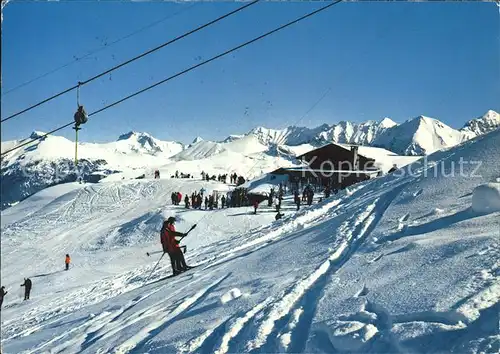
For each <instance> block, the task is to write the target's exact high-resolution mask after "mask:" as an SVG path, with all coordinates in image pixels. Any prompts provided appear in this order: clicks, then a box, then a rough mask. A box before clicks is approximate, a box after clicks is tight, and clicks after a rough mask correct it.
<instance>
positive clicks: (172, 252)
mask: <svg viewBox="0 0 500 354" xmlns="http://www.w3.org/2000/svg"><path fill="white" fill-rule="evenodd" d="M201 175H202V178H203V180H217V181H218V182H222V183H226V181H227V177H228V175H227V174H224V175H218V176H215V175H213V176H209V175H208V174H207V173H205V172H202V173H201ZM175 176H176V177H174V178H179V176H180V178H192V177H190V175H186V174H183V173H181V174H180V175H179V173H178V171H177V172H176V174H175ZM186 176H187V177H186ZM159 177H160V176H159V171H155V178H159ZM229 180H230V183H232V184H237V185H241V184H243V183H245V179H244V178H243V177H242V176H238V175H237V174H236V173H233V174H230V175H229ZM286 189H287V188H286V185H283V184H281V183H280V184H279V186H278V189H277V190H276V189H275V188H271V189H270V191H269V193H268V195H267V197H264V199H263V200H265V199H267V202H268V206H269V207H272V206H273V204H274V202H275V201H276V204H275V207H276V212H277V214H276V216H275V219H276V220H279V219H281V218H282V217H283V216H284V214H282V213H281V203H282V201H283V198H284V195H285V193H286ZM205 192H206V190H205V189H204V188H202V189H200V190H199V191H195V192H193V193H191V195H185V196H184V206H185V208H186V209H190V208H193V209H200V210H201V209H203V208H204V209H205V210H214V209H219V206H220V208H222V209H224V208H232V207H245V206H253V207H254V214H256V213H257V209H258V207H259V204H260V202H262V201H263V200H260V201H259V199H257V198H256V197H255V195H249V194H248V191H247V189H246V188H241V187H240V188H235V189H234V190H233V191H230V192H227V193H226V194H223V193H219V192H216V191H214V192H213V193H212V194H210V195H206V194H205ZM337 192H338V190H337V189H333V190H332V189H331V188H330V186H326V187H324V189H323V193H324V197H325V198H329V197H330V196H331V195H332V193H333V194H336V193H337ZM293 195H294V204H295V205H296V206H297V210H299V209H300V206H301V204H302V203H304V202H305V203H307V205H312V203H313V199H314V188H313V187H312V186H311V185H306V186H305V187H304V189H303V191H302V195H300V193H299V189H298V188H295V189H294V190H293ZM171 199H172V204H173V205H180V203H181V202H182V201H183V199H182V193H181V192H172V194H171ZM321 201H322V198H319V202H321ZM174 223H175V218H174V217H169V218H168V219H167V220H166V221H164V223H163V226H162V229H161V232H160V234H161V236H160V240H161V244H162V248H163V252H164V253H167V254H168V255H169V257H170V261H171V266H172V271H173V275H177V274H179V273H181V272H184V271H186V270H188V269H190V268H192V267H190V266H188V265H187V264H186V261H185V259H184V253H183V252H182V249H183V248H184V252H185V250H186V248H185V247H186V246H180V245H179V243H180V240H177V239H176V237H180V238H181V239H182V238H184V237H185V236H187V233H180V232H177V231H176V230H175V226H174ZM195 226H196V225H194V226H193V227H192V228H191V229H193V228H194V227H195ZM189 231H191V230H189ZM189 231H188V233H189ZM70 263H71V258H70V256H69V254H66V257H65V260H64V264H65V270H69V265H70ZM32 284H33V283H32V281H31V279H29V278H25V279H24V282H23V284H21V287H24V290H25V293H24V300H29V298H30V292H31V289H32ZM7 293H8V291H6V290H5V286H2V287H1V288H0V309H1V306H2V304H3V300H4V297H5V295H7Z"/></svg>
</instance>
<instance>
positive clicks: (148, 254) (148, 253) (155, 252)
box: [146, 251, 163, 257]
mask: <svg viewBox="0 0 500 354" xmlns="http://www.w3.org/2000/svg"><path fill="white" fill-rule="evenodd" d="M161 252H163V251H153V252H146V255H147V256H148V257H150V256H152V255H153V254H157V253H161Z"/></svg>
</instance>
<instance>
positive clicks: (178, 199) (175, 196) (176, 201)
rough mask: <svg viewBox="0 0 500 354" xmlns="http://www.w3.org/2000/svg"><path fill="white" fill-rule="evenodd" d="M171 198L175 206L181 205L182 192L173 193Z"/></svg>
mask: <svg viewBox="0 0 500 354" xmlns="http://www.w3.org/2000/svg"><path fill="white" fill-rule="evenodd" d="M170 198H171V199H172V204H173V205H179V204H180V203H181V201H182V193H181V192H172V194H171V195H170Z"/></svg>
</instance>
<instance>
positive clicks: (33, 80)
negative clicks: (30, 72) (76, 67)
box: [2, 3, 200, 97]
mask: <svg viewBox="0 0 500 354" xmlns="http://www.w3.org/2000/svg"><path fill="white" fill-rule="evenodd" d="M199 4H200V3H194V4H193V5H191V6H189V7H187V8H184V9H181V10H179V11H177V12H174V13H173V14H170V15H168V16H165V17H163V18H161V19H159V20H157V21H154V22H151V23H149V24H148V25H146V26H143V27H141V28H139V29H137V30H135V31H134V32H131V33H129V34H127V35H125V36H123V37H120V38H118V39H116V40H114V41H112V42H110V43H105V44H104V45H103V46H101V47H99V48H97V49H94V50H91V51H89V52H88V53H87V54H85V55H83V56H81V57H76V56H75V59H74V60H72V61H69V62H67V63H66V64H63V65H61V66H58V67H57V68H54V69H52V70H49V71H47V72H45V73H44V74H41V75H39V76H36V77H34V78H33V79H31V80H28V81H25V82H23V83H21V84H19V85H17V86H15V87H13V88H11V89H9V90H7V91H5V92H2V97H3V96H7V95H8V94H9V93H11V92H14V91H16V90H18V89H20V88H22V87H24V86H27V85H30V84H32V83H33V82H35V81H38V80H40V79H43V78H44V77H47V76H49V75H52V74H54V73H56V72H58V71H60V70H62V69H64V68H67V67H68V66H70V65H73V64H74V63H76V62H79V61H81V60H83V59H86V58H88V57H89V56H91V55H94V54H96V53H99V52H101V51H103V50H105V49H108V48H110V47H111V46H113V45H115V44H116V43H119V42H121V41H124V40H126V39H128V38H130V37H133V36H135V35H136V34H138V33H140V32H143V31H145V30H147V29H149V28H151V27H153V26H156V25H158V24H160V23H162V22H164V21H167V20H169V19H171V18H173V17H175V16H177V15H180V14H181V13H183V12H185V11H188V10H190V9H191V8H193V7H194V6H196V5H199Z"/></svg>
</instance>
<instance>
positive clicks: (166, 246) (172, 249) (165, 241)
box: [161, 216, 192, 275]
mask: <svg viewBox="0 0 500 354" xmlns="http://www.w3.org/2000/svg"><path fill="white" fill-rule="evenodd" d="M174 223H175V218H174V217H172V216H171V217H169V218H168V219H167V220H166V221H164V222H163V227H162V232H161V244H162V247H163V252H165V253H168V255H169V257H170V263H171V265H172V272H173V275H178V274H180V273H181V272H183V271H186V270H188V269H191V268H192V267H190V266H188V265H187V264H186V261H185V260H184V255H183V254H182V251H181V248H180V246H179V243H180V241H178V240H176V238H175V237H185V236H186V234H184V233H182V232H177V231H175V226H174Z"/></svg>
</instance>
